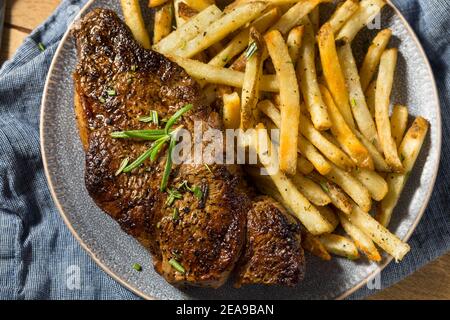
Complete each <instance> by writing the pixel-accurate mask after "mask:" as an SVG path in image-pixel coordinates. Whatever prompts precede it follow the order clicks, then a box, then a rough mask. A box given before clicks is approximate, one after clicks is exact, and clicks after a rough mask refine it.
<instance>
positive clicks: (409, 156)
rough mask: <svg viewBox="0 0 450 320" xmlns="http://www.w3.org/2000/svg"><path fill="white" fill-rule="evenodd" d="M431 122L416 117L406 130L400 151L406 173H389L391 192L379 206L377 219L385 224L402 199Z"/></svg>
mask: <svg viewBox="0 0 450 320" xmlns="http://www.w3.org/2000/svg"><path fill="white" fill-rule="evenodd" d="M428 128H429V124H428V122H427V120H425V119H424V118H422V117H418V118H416V120H415V121H414V123H413V124H412V126H411V128H410V129H409V130H408V131H407V132H406V135H405V137H404V138H403V141H402V144H401V145H400V148H399V152H400V155H401V157H402V159H403V166H404V168H405V173H404V174H398V173H392V174H388V175H387V177H386V179H387V183H388V186H389V192H388V194H387V196H386V197H385V198H384V199H383V201H382V202H381V203H380V205H379V207H378V212H377V220H378V221H379V222H380V223H381V224H382V225H383V226H388V225H389V222H390V220H391V216H392V212H393V211H394V208H395V206H396V205H397V203H398V200H399V199H400V195H401V193H402V191H403V189H404V187H405V184H406V182H407V180H408V177H409V174H410V172H411V171H412V169H413V168H414V164H415V163H416V160H417V157H418V155H419V153H420V150H421V149H422V146H423V143H424V141H425V138H426V135H427V132H428Z"/></svg>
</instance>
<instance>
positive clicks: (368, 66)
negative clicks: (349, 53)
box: [359, 29, 392, 91]
mask: <svg viewBox="0 0 450 320" xmlns="http://www.w3.org/2000/svg"><path fill="white" fill-rule="evenodd" d="M391 36H392V31H391V30H390V29H384V30H381V31H380V32H379V33H378V34H377V35H376V37H375V38H374V39H373V41H372V44H371V45H370V47H369V50H368V51H367V54H366V56H365V58H364V62H363V64H362V66H361V70H360V72H359V76H360V78H361V88H362V90H363V91H366V90H367V88H368V87H369V84H370V82H371V81H372V79H373V76H374V75H375V72H376V71H377V68H378V65H379V63H380V59H381V55H382V54H383V52H384V50H385V49H386V47H387V45H388V44H389V41H390V40H391Z"/></svg>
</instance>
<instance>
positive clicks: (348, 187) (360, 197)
mask: <svg viewBox="0 0 450 320" xmlns="http://www.w3.org/2000/svg"><path fill="white" fill-rule="evenodd" d="M327 178H328V179H330V180H331V181H332V182H334V183H336V184H337V185H338V186H340V187H341V188H342V189H343V190H344V191H345V193H347V194H348V195H349V196H350V198H352V199H353V201H355V202H356V203H357V204H358V205H359V206H360V207H361V209H363V210H364V211H365V212H369V211H370V209H371V208H372V199H371V197H370V193H369V190H367V188H366V187H365V186H364V185H363V184H362V183H361V182H360V181H359V180H358V179H356V178H355V177H353V176H352V175H351V174H350V173H348V172H345V171H344V170H342V169H340V168H338V167H337V166H335V165H333V168H332V169H331V171H330V173H329V174H327Z"/></svg>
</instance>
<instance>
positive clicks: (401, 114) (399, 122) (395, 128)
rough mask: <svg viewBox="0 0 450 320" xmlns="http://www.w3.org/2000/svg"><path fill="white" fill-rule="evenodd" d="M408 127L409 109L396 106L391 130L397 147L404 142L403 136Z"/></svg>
mask: <svg viewBox="0 0 450 320" xmlns="http://www.w3.org/2000/svg"><path fill="white" fill-rule="evenodd" d="M407 125H408V108H407V107H405V106H401V105H396V106H394V109H393V110H392V116H391V130H392V138H394V141H395V144H396V145H397V147H400V144H401V143H402V140H403V135H404V134H405V131H406V126H407Z"/></svg>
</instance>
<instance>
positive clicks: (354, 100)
mask: <svg viewBox="0 0 450 320" xmlns="http://www.w3.org/2000/svg"><path fill="white" fill-rule="evenodd" d="M352 106H353V107H355V108H356V107H357V106H358V104H357V103H356V99H355V98H352Z"/></svg>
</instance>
